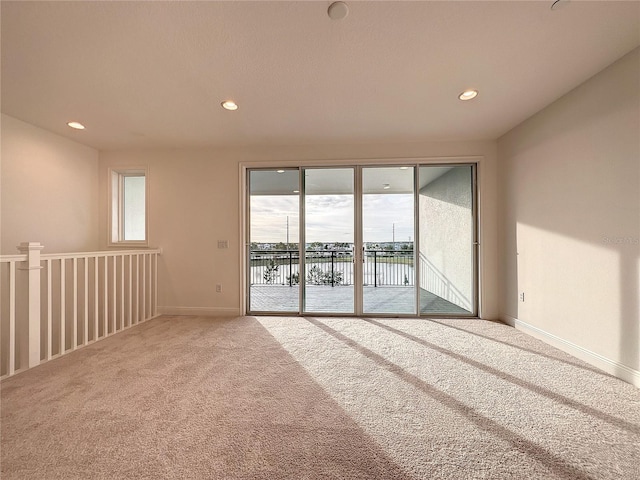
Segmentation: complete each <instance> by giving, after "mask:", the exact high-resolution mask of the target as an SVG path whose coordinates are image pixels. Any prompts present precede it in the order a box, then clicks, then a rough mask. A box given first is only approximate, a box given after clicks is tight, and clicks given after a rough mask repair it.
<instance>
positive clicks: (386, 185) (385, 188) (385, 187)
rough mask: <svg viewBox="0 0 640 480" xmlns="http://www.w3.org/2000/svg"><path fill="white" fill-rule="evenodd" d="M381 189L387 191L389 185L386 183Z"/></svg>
mask: <svg viewBox="0 0 640 480" xmlns="http://www.w3.org/2000/svg"><path fill="white" fill-rule="evenodd" d="M382 188H383V189H384V190H389V189H390V188H391V185H389V184H388V183H385V184H384V185H382Z"/></svg>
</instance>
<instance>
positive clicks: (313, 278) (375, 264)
mask: <svg viewBox="0 0 640 480" xmlns="http://www.w3.org/2000/svg"><path fill="white" fill-rule="evenodd" d="M249 265H250V267H251V268H250V281H251V284H252V285H288V286H294V285H298V284H299V283H300V281H301V279H300V273H299V272H300V254H299V252H298V251H295V250H291V251H286V250H259V251H252V252H251V254H250V262H249ZM363 279H364V284H365V285H371V286H374V287H377V286H382V285H385V286H413V285H414V269H413V250H395V251H394V250H365V251H364V258H363ZM302 280H305V281H306V284H307V285H328V286H332V287H335V286H340V285H352V284H353V282H354V270H353V251H351V250H307V251H306V252H305V275H304V278H303V279H302Z"/></svg>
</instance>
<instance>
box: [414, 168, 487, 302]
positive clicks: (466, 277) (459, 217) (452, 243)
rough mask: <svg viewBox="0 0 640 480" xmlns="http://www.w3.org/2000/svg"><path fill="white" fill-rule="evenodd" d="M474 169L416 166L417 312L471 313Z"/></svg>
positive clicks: (474, 284) (474, 296) (473, 283)
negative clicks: (417, 180) (418, 293)
mask: <svg viewBox="0 0 640 480" xmlns="http://www.w3.org/2000/svg"><path fill="white" fill-rule="evenodd" d="M474 183H475V182H474V168H473V166H472V165H462V166H421V167H419V191H418V223H419V239H418V244H419V251H418V271H419V272H420V281H419V283H418V286H419V292H420V313H422V314H427V315H475V314H476V313H477V311H476V301H475V298H476V283H477V282H476V268H475V265H476V247H477V242H476V226H475V207H474V203H475V202H474V197H475V193H474Z"/></svg>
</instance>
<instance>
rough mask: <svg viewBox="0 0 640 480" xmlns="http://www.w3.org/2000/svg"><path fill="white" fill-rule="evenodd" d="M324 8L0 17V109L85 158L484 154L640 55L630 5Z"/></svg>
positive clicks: (639, 12)
mask: <svg viewBox="0 0 640 480" xmlns="http://www.w3.org/2000/svg"><path fill="white" fill-rule="evenodd" d="M329 3H330V2H313V1H312V2H264V1H263V2H9V1H2V3H1V15H2V31H1V34H2V111H3V113H6V114H8V115H10V116H13V117H16V118H18V119H21V120H24V121H26V122H29V123H32V124H34V125H37V126H40V127H43V128H45V129H48V130H51V131H53V132H56V133H59V134H62V135H65V136H68V137H69V138H73V139H74V140H77V141H79V142H81V143H84V144H86V145H90V146H92V147H95V148H98V149H101V150H112V149H122V148H137V147H191V146H196V147H198V146H233V145H297V144H320V143H361V142H376V143H377V142H407V141H409V142H410V141H429V140H468V139H495V138H497V137H499V136H500V135H502V134H503V133H505V132H506V131H508V130H509V129H511V128H512V127H514V126H515V125H517V124H518V123H520V122H521V121H523V120H524V119H526V118H528V117H529V116H531V115H532V114H534V113H535V112H537V111H538V110H540V109H541V108H543V107H545V106H546V105H548V104H549V103H550V102H552V101H553V100H555V99H557V98H558V97H560V96H561V95H563V94H565V93H566V92H568V91H569V90H571V89H572V88H574V87H576V86H577V85H579V84H580V83H582V82H583V81H585V80H586V79H588V78H589V77H590V76H592V75H594V74H595V73H597V72H598V71H600V70H601V69H603V68H604V67H606V66H607V65H609V64H610V63H612V62H613V61H615V60H616V59H618V58H620V57H621V56H623V55H624V54H626V53H627V52H629V51H631V50H632V49H633V48H635V47H636V46H638V45H639V44H640V26H639V25H640V2H637V1H631V2H629V1H627V2H611V1H605V2H579V1H573V2H570V3H569V4H568V5H567V6H566V7H565V8H562V9H560V10H557V11H552V10H551V9H550V6H551V3H552V2H551V1H535V2H504V1H502V2H350V3H349V6H350V12H349V15H348V16H347V17H346V18H345V19H343V20H339V21H335V20H331V19H329V17H328V16H327V13H326V12H327V7H328V5H329ZM468 87H473V88H477V89H478V90H479V91H480V95H479V96H478V97H477V99H476V100H474V101H471V102H461V101H459V100H458V99H457V95H458V94H459V93H460V92H461V91H463V90H464V89H466V88H468ZM228 98H231V99H233V100H235V101H236V102H237V103H238V104H239V105H240V108H239V110H237V111H235V112H227V111H224V110H223V109H222V108H221V107H220V102H221V101H222V100H225V99H228ZM71 120H77V121H80V122H82V123H84V124H85V125H86V127H87V129H86V130H85V131H82V132H78V131H73V130H71V129H69V128H68V127H67V126H66V122H68V121H71Z"/></svg>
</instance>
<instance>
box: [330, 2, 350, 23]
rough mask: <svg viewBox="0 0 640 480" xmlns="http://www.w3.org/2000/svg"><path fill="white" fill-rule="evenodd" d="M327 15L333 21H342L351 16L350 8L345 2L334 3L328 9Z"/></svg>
mask: <svg viewBox="0 0 640 480" xmlns="http://www.w3.org/2000/svg"><path fill="white" fill-rule="evenodd" d="M327 15H329V18H330V19H331V20H342V19H343V18H345V17H346V16H347V15H349V6H348V5H347V4H346V3H344V2H333V3H332V4H331V5H329V8H328V9H327Z"/></svg>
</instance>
